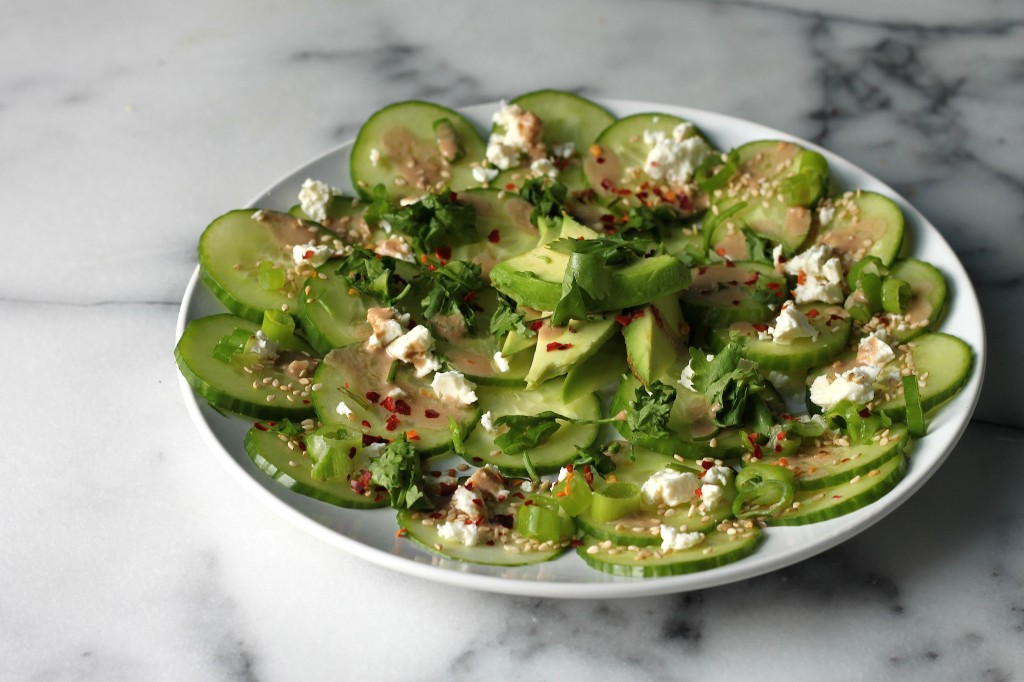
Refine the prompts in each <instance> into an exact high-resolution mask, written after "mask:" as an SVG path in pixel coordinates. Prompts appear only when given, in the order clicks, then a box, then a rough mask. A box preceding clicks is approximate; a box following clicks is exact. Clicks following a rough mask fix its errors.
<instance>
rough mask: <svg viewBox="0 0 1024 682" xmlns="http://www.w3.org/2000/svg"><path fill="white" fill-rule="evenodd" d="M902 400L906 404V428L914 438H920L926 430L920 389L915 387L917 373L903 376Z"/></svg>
mask: <svg viewBox="0 0 1024 682" xmlns="http://www.w3.org/2000/svg"><path fill="white" fill-rule="evenodd" d="M903 400H904V401H905V402H906V404H907V430H909V431H910V435H911V436H913V437H914V438H921V437H923V436H924V435H925V433H926V432H927V425H926V424H925V423H924V410H923V408H922V407H921V391H920V390H919V389H918V387H917V375H916V374H911V375H910V376H906V377H903Z"/></svg>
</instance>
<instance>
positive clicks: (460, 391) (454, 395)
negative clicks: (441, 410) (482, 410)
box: [430, 370, 476, 405]
mask: <svg viewBox="0 0 1024 682" xmlns="http://www.w3.org/2000/svg"><path fill="white" fill-rule="evenodd" d="M430 387H431V388H432V389H434V394H435V395H437V397H438V398H440V399H441V400H444V401H447V402H455V403H461V404H462V405H471V404H473V403H475V402H476V391H475V390H474V389H475V388H476V384H474V383H473V382H472V381H468V380H467V379H466V377H465V376H464V375H463V374H462V372H458V371H456V370H452V371H450V372H438V373H437V374H435V375H434V380H433V381H432V382H431V384H430Z"/></svg>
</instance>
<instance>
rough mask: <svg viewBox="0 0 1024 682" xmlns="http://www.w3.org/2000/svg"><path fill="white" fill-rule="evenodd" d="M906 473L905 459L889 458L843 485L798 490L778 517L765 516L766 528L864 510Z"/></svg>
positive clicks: (798, 524)
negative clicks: (863, 508)
mask: <svg viewBox="0 0 1024 682" xmlns="http://www.w3.org/2000/svg"><path fill="white" fill-rule="evenodd" d="M906 473H907V458H906V457H904V456H903V455H902V454H898V455H895V456H893V457H890V458H889V459H887V460H886V461H884V462H882V463H881V464H879V466H878V467H877V468H875V469H871V470H870V471H868V472H867V473H865V474H862V475H859V476H854V477H853V478H851V479H850V480H848V481H846V482H845V483H840V484H839V485H834V486H830V487H827V488H821V489H816V490H798V491H797V492H796V494H795V495H794V496H793V503H792V504H791V505H790V506H789V507H787V508H786V509H784V510H783V511H782V513H781V514H780V515H779V516H768V517H765V519H764V520H765V523H767V524H768V525H769V526H802V525H805V524H808V523H818V522H820V521H827V520H828V519H834V518H836V517H837V516H842V515H843V514H849V513H850V512H852V511H856V510H857V509H860V508H861V507H866V506H867V505H869V504H871V503H872V502H874V501H875V500H877V499H879V498H881V497H882V496H883V495H885V494H886V493H887V492H889V491H890V490H892V489H893V488H895V487H896V484H897V483H899V482H900V481H901V480H902V479H903V476H904V475H905V474H906Z"/></svg>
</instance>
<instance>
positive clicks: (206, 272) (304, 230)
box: [199, 209, 331, 322]
mask: <svg viewBox="0 0 1024 682" xmlns="http://www.w3.org/2000/svg"><path fill="white" fill-rule="evenodd" d="M256 213H257V212H256V211H254V210H253V209H241V210H237V211H230V212H229V213H225V214H224V215H222V216H220V217H219V218H217V219H216V220H214V221H213V222H212V223H210V225H209V227H207V228H206V230H205V231H204V232H203V236H202V237H200V238H199V273H200V276H201V277H202V279H203V282H204V283H205V284H206V285H207V287H209V289H210V291H212V292H213V294H214V295H215V296H216V297H217V298H219V299H220V301H221V303H223V304H224V305H225V307H227V309H228V310H230V311H231V312H233V313H235V314H236V315H241V316H242V317H244V318H246V319H248V320H252V321H253V322H260V321H262V320H263V311H264V310H283V311H285V312H288V313H292V314H294V313H295V312H296V310H297V309H298V304H297V303H296V297H297V292H298V291H299V289H300V287H301V285H302V281H303V280H304V279H305V275H302V276H297V275H296V273H295V271H294V268H295V263H294V261H293V260H292V247H293V246H295V245H298V244H307V243H309V242H311V241H314V242H317V243H320V241H321V239H322V238H328V237H329V236H331V235H329V233H327V232H325V231H324V230H323V229H322V228H320V226H318V225H317V224H316V223H311V222H305V221H302V220H299V219H298V218H295V217H294V216H290V215H288V214H287V213H278V212H276V211H265V210H264V211H259V212H258V213H259V214H260V219H259V220H257V219H255V218H253V216H254V215H255V214H256ZM265 261H269V262H270V263H271V264H272V265H273V266H274V267H277V268H279V269H280V270H282V271H283V272H284V274H285V276H286V278H287V279H286V281H285V284H284V286H283V287H281V288H280V289H264V288H263V287H262V286H261V285H260V280H259V267H260V264H261V263H263V262H265Z"/></svg>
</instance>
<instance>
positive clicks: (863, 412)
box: [857, 407, 871, 419]
mask: <svg viewBox="0 0 1024 682" xmlns="http://www.w3.org/2000/svg"><path fill="white" fill-rule="evenodd" d="M857 415H858V416H859V417H860V418H861V419H867V418H868V417H870V416H871V410H869V409H868V408H866V407H865V408H864V409H863V410H861V411H860V412H858V413H857Z"/></svg>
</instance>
